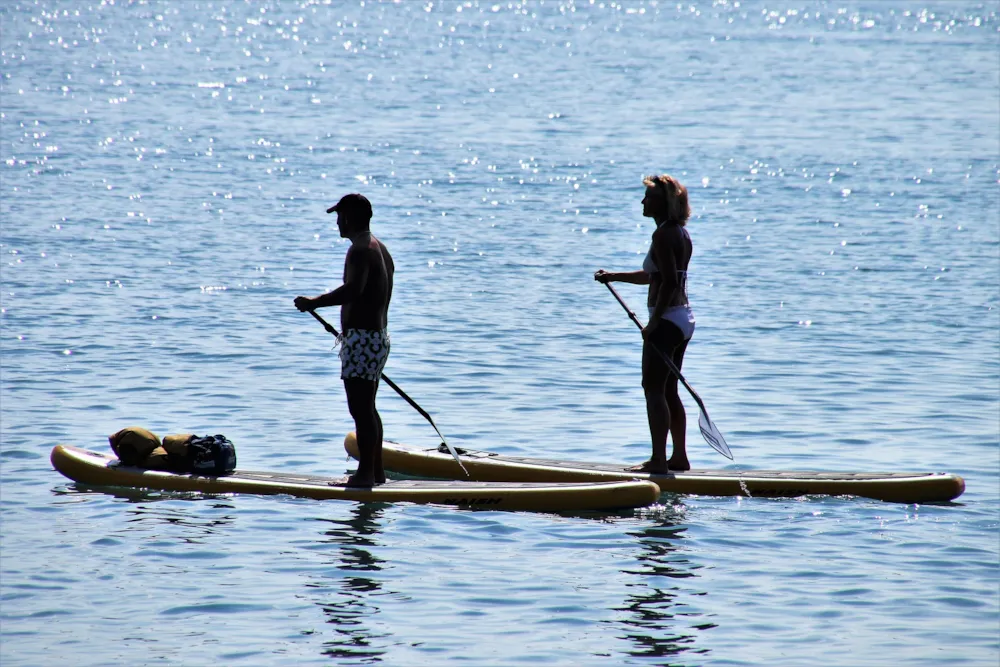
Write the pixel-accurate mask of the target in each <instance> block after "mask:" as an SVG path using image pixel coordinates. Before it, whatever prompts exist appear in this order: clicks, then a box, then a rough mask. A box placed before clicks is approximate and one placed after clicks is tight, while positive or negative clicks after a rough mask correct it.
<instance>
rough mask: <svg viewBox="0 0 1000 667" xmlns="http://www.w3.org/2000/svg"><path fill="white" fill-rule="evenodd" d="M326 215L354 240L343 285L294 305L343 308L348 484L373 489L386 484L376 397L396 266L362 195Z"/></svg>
mask: <svg viewBox="0 0 1000 667" xmlns="http://www.w3.org/2000/svg"><path fill="white" fill-rule="evenodd" d="M326 212H327V213H336V214H337V227H338V228H339V229H340V235H341V237H343V238H345V239H350V241H351V247H350V248H348V249H347V256H346V257H345V258H344V284H343V285H341V286H340V287H338V288H337V289H335V290H333V291H332V292H327V293H326V294H321V295H319V296H317V297H313V298H309V297H306V296H297V297H295V307H296V308H298V309H299V310H300V311H302V312H306V311H311V310H316V309H317V308H325V307H327V306H341V309H340V326H341V330H342V332H343V333H342V334H341V336H340V377H341V379H342V380H343V381H344V390H345V392H346V393H347V407H348V409H349V410H350V411H351V416H352V417H353V418H354V425H355V432H356V433H357V438H358V450H359V456H358V470H357V472H355V473H354V474H353V475H351V476H350V477H349V478H348V480H347V484H348V486H373V485H375V484H382V483H384V482H385V469H384V468H383V466H382V418H381V417H379V414H378V410H376V409H375V394H376V393H377V392H378V385H379V380H380V379H381V378H382V369H383V368H385V362H386V360H387V359H388V358H389V333H388V331H387V329H386V327H387V325H388V317H389V300H390V299H391V298H392V278H393V274H394V273H395V270H396V267H395V264H393V261H392V257H391V256H390V255H389V251H388V250H387V249H386V247H385V246H384V245H383V244H382V242H381V241H379V240H378V239H377V238H375V237H374V236H373V235H372V233H371V230H370V229H369V224H370V222H371V218H372V205H371V203H370V202H369V201H368V200H367V199H366V198H365V197H364V196H363V195H360V194H357V193H352V194H349V195H344V196H343V197H341V199H340V201H339V202H337V204H336V205H335V206H331V207H330V208H328V209H327V210H326Z"/></svg>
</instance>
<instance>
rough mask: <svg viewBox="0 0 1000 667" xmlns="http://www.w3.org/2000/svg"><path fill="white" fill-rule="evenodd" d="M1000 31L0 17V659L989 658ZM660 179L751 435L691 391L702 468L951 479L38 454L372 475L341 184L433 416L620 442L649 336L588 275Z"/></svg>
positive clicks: (626, 436) (64, 11) (635, 232)
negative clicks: (99, 465)
mask: <svg viewBox="0 0 1000 667" xmlns="http://www.w3.org/2000/svg"><path fill="white" fill-rule="evenodd" d="M998 31H1000V2H997V1H994V0H990V1H973V2H964V1H960V0H955V1H928V0H913V1H911V2H902V1H895V0H884V1H882V0H868V1H847V0H843V1H841V0H830V1H825V2H813V1H810V0H797V1H792V0H777V1H774V2H771V1H764V0H761V1H759V2H758V1H744V0H739V1H736V0H730V1H728V2H727V1H717V2H707V1H696V0H684V1H681V2H677V1H670V2H666V1H653V0H647V1H645V2H643V1H640V0H620V1H617V0H594V1H589V0H578V1H575V2H574V1H570V0H562V1H550V0H545V1H542V0H538V1H535V2H513V1H510V2H508V1H500V0H494V1H489V0H488V1H486V2H457V1H450V0H449V1H439V0H433V1H430V0H417V1H414V2H409V1H405V2H371V1H369V0H364V1H360V0H352V1H351V2H346V1H345V2H340V1H339V0H332V1H331V0H315V1H314V0H299V1H284V0H282V1H280V2H279V1H274V0H267V1H248V2H236V1H219V0H212V1H205V0H188V1H154V0H150V1H135V2H128V1H123V0H79V1H77V2H68V1H67V2H59V1H54V0H53V1H49V0H37V1H30V0H5V1H4V2H2V3H0V160H2V162H0V192H2V195H0V255H2V262H0V282H2V285H0V665H3V667H37V666H41V665H46V666H48V665H68V664H72V665H75V666H79V667H96V666H105V665H182V666H192V667H201V666H204V665H210V664H218V665H250V666H270V665H379V664H382V665H393V666H396V665H399V666H403V667H409V666H417V665H477V666H479V665H487V666H493V665H497V666H501V665H502V666H507V665H582V666H598V665H600V666H606V665H643V666H645V665H649V666H652V665H663V666H666V665H670V666H685V667H696V666H702V665H711V666H716V665H726V666H731V665H768V666H775V665H784V666H789V667H808V666H824V667H828V666H834V667H838V666H844V667H855V666H872V667H875V666H885V667H889V666H893V667H896V666H901V665H905V666H928V667H929V666H934V667H942V666H945V667H951V666H959V665H961V666H977V667H978V666H990V665H992V666H994V667H995V666H996V665H997V664H998V660H1000V613H998V612H1000V447H998V445H1000V319H998V314H1000V186H998V183H1000V32H998ZM657 173H670V174H673V175H674V176H676V177H677V178H679V179H680V180H681V182H683V183H684V184H685V185H686V186H687V187H688V188H689V190H690V200H691V206H692V216H691V219H690V221H689V223H688V229H689V231H690V233H691V236H692V239H693V243H694V256H693V259H692V262H691V266H690V272H689V279H688V291H689V296H690V300H691V304H692V307H693V309H694V313H695V316H696V318H697V329H696V331H695V334H694V338H693V340H692V342H691V344H690V346H689V347H688V351H687V356H686V358H685V363H684V371H685V375H686V377H687V379H688V381H689V382H690V383H691V384H692V386H693V387H695V388H696V389H697V391H698V393H699V394H700V395H701V397H702V398H703V399H704V401H705V404H706V406H707V407H708V409H709V410H710V411H711V415H712V418H713V419H714V421H715V422H716V423H717V425H718V427H719V429H720V430H721V431H722V433H724V434H725V436H726V438H727V440H728V442H729V445H730V446H731V448H732V451H733V453H734V456H735V460H734V461H732V462H730V461H728V460H726V459H724V458H723V457H721V456H719V455H718V454H717V453H715V452H714V451H713V450H712V449H710V448H709V447H708V445H706V444H705V443H704V442H703V441H702V440H701V438H700V437H699V434H698V431H697V427H696V422H697V416H698V411H697V406H696V405H695V403H694V401H693V400H690V398H689V397H687V396H686V395H685V396H684V398H685V405H686V409H687V414H688V451H689V456H690V459H691V462H692V464H693V465H694V466H695V467H696V468H716V469H728V470H746V471H749V470H816V471H848V472H855V471H856V472H876V471H888V472H921V471H946V472H951V473H955V474H958V475H961V476H962V477H963V478H964V479H965V481H966V484H967V489H966V492H965V494H964V495H962V496H961V497H959V498H958V499H956V500H955V501H953V502H948V503H936V504H934V503H931V504H896V503H883V502H878V501H874V500H868V499H864V498H852V497H822V496H811V497H803V498H795V499H765V498H752V497H750V498H735V497H722V498H719V497H699V496H679V495H670V494H664V495H662V496H661V498H660V500H659V502H658V503H657V504H656V505H653V506H650V507H645V508H640V509H636V510H628V511H622V512H615V513H596V512H579V513H566V514H551V513H531V512H499V511H490V510H468V509H457V508H452V507H444V506H433V505H415V504H408V503H399V504H365V503H355V502H336V501H327V502H319V501H312V500H303V499H297V498H293V497H288V496H255V495H233V496H211V495H199V494H186V493H163V492H155V491H143V490H138V489H122V488H92V487H86V486H83V485H77V484H75V483H73V482H72V481H70V480H68V479H66V478H64V477H62V476H61V475H60V474H59V473H58V472H56V471H55V470H53V468H52V466H51V464H50V462H49V453H50V451H51V449H52V447H53V446H54V445H56V444H58V443H65V444H71V445H76V446H80V447H85V448H88V449H93V450H97V451H101V452H108V451H110V449H109V447H108V441H107V437H108V435H109V434H110V433H113V432H115V431H117V430H119V429H121V428H123V427H126V426H143V427H146V428H149V429H151V430H152V431H154V432H155V433H157V434H159V435H161V436H162V435H166V434H168V433H184V432H190V433H196V434H201V435H210V434H216V433H220V434H224V435H226V436H227V437H228V438H230V439H231V440H232V441H233V442H234V443H235V444H236V447H237V453H238V457H239V467H241V468H244V469H250V470H276V471H285V472H302V473H310V474H320V475H330V476H339V475H343V474H344V473H346V472H349V471H352V470H353V468H354V465H353V462H350V461H347V460H346V455H345V453H344V449H343V439H344V436H345V434H346V433H348V432H349V431H351V430H352V429H353V422H352V421H351V418H350V415H349V414H348V411H347V407H346V402H345V399H344V393H343V388H342V384H341V381H340V379H339V361H338V359H337V354H336V350H335V349H334V342H335V341H334V339H333V338H332V337H331V336H329V335H328V334H327V333H326V332H325V331H324V330H323V329H322V327H320V326H319V325H318V323H317V322H316V321H315V320H313V318H311V317H309V316H308V315H305V314H302V313H299V312H297V311H296V310H295V308H294V307H293V305H292V300H293V299H294V297H295V296H297V295H300V294H304V295H310V296H312V295H317V294H320V293H322V292H325V291H328V290H330V289H332V288H334V287H336V286H337V285H338V284H339V283H340V279H341V271H342V267H343V257H344V254H345V251H346V248H347V246H346V244H345V241H344V240H343V239H341V238H339V236H338V233H337V228H336V224H335V220H334V218H333V216H328V215H327V214H326V213H325V210H326V208H327V207H329V206H331V205H332V204H333V203H335V202H336V201H337V200H338V199H339V197H340V196H342V195H343V194H345V193H348V192H361V193H363V194H365V195H366V196H367V197H368V198H369V199H370V200H371V202H372V204H373V207H374V218H373V220H372V229H373V231H374V233H375V234H376V235H377V236H378V237H379V238H380V239H381V240H382V241H383V242H384V243H385V244H386V245H387V247H388V248H389V249H390V251H391V252H392V254H393V257H394V259H395V263H396V269H397V272H396V285H395V292H394V296H393V302H392V306H391V309H390V324H389V331H390V335H391V337H392V354H391V356H390V359H389V363H388V366H387V367H386V373H387V374H388V375H389V376H390V377H391V378H392V379H393V380H394V381H395V382H396V383H397V384H399V385H400V387H402V388H403V389H404V390H405V391H406V392H407V393H409V394H410V395H411V396H412V397H413V398H414V399H415V400H416V401H417V402H419V403H420V405H422V406H423V407H424V408H425V409H426V410H427V411H428V412H429V413H430V414H431V415H432V416H433V417H434V420H435V422H436V423H437V425H438V426H439V427H440V428H441V430H442V432H443V433H444V434H445V435H446V436H447V438H448V440H449V442H451V443H452V444H453V445H456V446H461V447H466V448H472V449H479V450H492V451H496V452H502V453H505V454H510V455H518V456H533V457H541V458H550V459H567V460H584V461H598V462H620V463H621V464H622V465H626V464H635V463H638V462H641V461H643V460H644V459H645V458H646V457H647V456H648V454H649V434H648V430H647V426H646V418H645V406H644V400H643V393H642V388H641V385H640V352H641V337H640V335H639V332H638V331H637V330H636V329H635V326H634V325H633V324H632V322H630V321H629V319H628V317H627V316H626V314H625V312H624V311H623V310H622V309H621V308H620V306H619V305H618V304H617V303H616V302H615V300H614V299H613V298H612V297H611V295H610V294H609V293H608V291H607V290H606V289H604V288H603V287H602V286H601V285H599V284H598V283H596V282H594V280H593V274H594V272H595V271H596V270H597V269H601V268H603V269H607V270H614V271H625V270H636V269H638V268H640V266H641V263H642V259H643V255H644V253H645V252H646V248H647V246H648V243H649V237H650V234H651V232H652V229H653V225H652V222H651V221H650V220H648V219H645V218H643V217H642V215H641V206H640V201H641V199H642V196H643V185H642V179H643V177H644V176H647V175H650V174H657ZM619 291H620V292H621V294H622V295H623V297H624V298H625V299H626V301H628V303H629V304H631V306H632V307H633V308H634V309H636V310H637V312H638V314H639V316H640V318H642V319H645V308H644V299H645V294H644V291H643V288H639V287H635V286H630V285H621V286H620V287H619ZM323 314H324V316H325V317H327V319H329V320H330V321H331V322H337V318H338V311H337V309H336V308H332V309H327V310H325V311H323ZM378 406H379V410H380V412H381V415H382V419H383V421H384V425H385V435H386V438H387V439H390V440H394V441H398V442H403V443H406V444H409V445H414V446H421V447H435V446H437V445H438V444H439V439H438V438H437V435H436V434H435V433H434V430H433V429H432V428H431V427H430V425H429V424H428V423H427V422H425V421H424V420H423V419H422V418H421V417H420V415H419V414H417V413H416V412H415V411H414V410H412V409H411V408H410V407H409V406H408V405H407V404H406V403H405V402H404V401H403V400H401V399H400V398H399V397H398V396H396V395H395V394H394V393H392V392H391V391H390V390H389V388H388V387H386V386H384V385H383V387H382V390H381V391H380V393H379V398H378Z"/></svg>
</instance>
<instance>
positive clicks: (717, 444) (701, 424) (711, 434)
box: [698, 411, 733, 461]
mask: <svg viewBox="0 0 1000 667" xmlns="http://www.w3.org/2000/svg"><path fill="white" fill-rule="evenodd" d="M698 428H699V429H701V437H703V438H705V442H707V443H708V444H709V445H711V447H712V449H714V450H715V451H717V452H719V453H720V454H722V455H723V456H725V457H726V458H727V459H729V460H730V461H732V460H733V453H732V452H730V451H729V445H727V444H726V439H725V438H723V437H722V433H720V432H719V429H718V428H717V427H716V426H715V423H714V422H712V420H711V419H709V418H708V413H707V412H705V411H702V412H701V414H700V415H698Z"/></svg>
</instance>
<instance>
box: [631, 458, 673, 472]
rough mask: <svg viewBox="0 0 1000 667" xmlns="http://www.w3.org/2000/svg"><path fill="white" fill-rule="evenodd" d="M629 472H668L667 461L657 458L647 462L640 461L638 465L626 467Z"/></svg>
mask: <svg viewBox="0 0 1000 667" xmlns="http://www.w3.org/2000/svg"><path fill="white" fill-rule="evenodd" d="M625 470H627V471H628V472H648V473H650V474H654V475H663V474H665V473H667V472H668V470H667V463H666V461H657V460H655V459H650V460H648V461H646V462H645V463H640V464H639V465H637V466H632V467H630V468H625Z"/></svg>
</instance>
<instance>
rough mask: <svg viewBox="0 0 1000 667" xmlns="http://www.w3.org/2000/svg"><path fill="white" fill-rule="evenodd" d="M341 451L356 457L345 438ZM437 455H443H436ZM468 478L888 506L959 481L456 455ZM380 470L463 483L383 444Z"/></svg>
mask: <svg viewBox="0 0 1000 667" xmlns="http://www.w3.org/2000/svg"><path fill="white" fill-rule="evenodd" d="M344 448H345V449H346V450H347V453H348V454H350V455H351V456H354V457H355V458H356V457H357V441H356V439H355V437H354V434H353V433H349V434H348V435H347V438H345V439H344ZM441 449H443V448H441ZM458 452H459V455H460V457H461V459H462V463H463V464H464V465H465V467H466V469H467V470H468V471H469V475H470V476H471V477H470V479H473V480H476V481H483V482H598V481H612V480H627V479H637V478H638V479H648V480H650V481H652V482H655V483H656V485H657V486H659V487H660V489H661V490H662V491H664V492H667V493H688V494H694V495H704V496H745V495H747V494H748V493H749V495H751V496H759V497H768V498H770V497H793V496H807V495H827V496H840V495H844V496H847V495H850V496H863V497H866V498H874V499H876V500H887V501H891V502H904V503H912V502H933V501H947V500H952V499H954V498H957V497H958V496H960V495H962V493H963V492H964V491H965V481H964V480H963V479H962V478H961V477H959V476H958V475H952V474H950V473H942V472H937V473H901V472H894V473H878V472H786V471H777V470H741V471H737V470H689V471H687V472H671V473H669V474H666V475H660V474H649V473H641V472H633V471H630V470H626V467H627V466H625V465H613V464H607V463H581V462H576V461H553V460H547V459H533V458H522V457H517V456H503V455H501V454H494V453H492V452H480V451H475V450H469V449H459V450H458ZM382 461H383V464H384V465H385V468H386V470H394V471H396V472H399V473H403V474H405V475H414V476H417V477H437V478H442V477H443V478H448V479H464V478H465V476H464V475H463V473H462V471H461V470H460V469H459V467H458V466H457V465H456V464H455V460H454V459H453V458H452V457H451V455H450V454H448V453H447V452H442V451H439V449H417V448H414V447H407V446H406V445H401V444H399V443H395V442H389V441H386V442H385V443H384V444H383V446H382Z"/></svg>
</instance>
